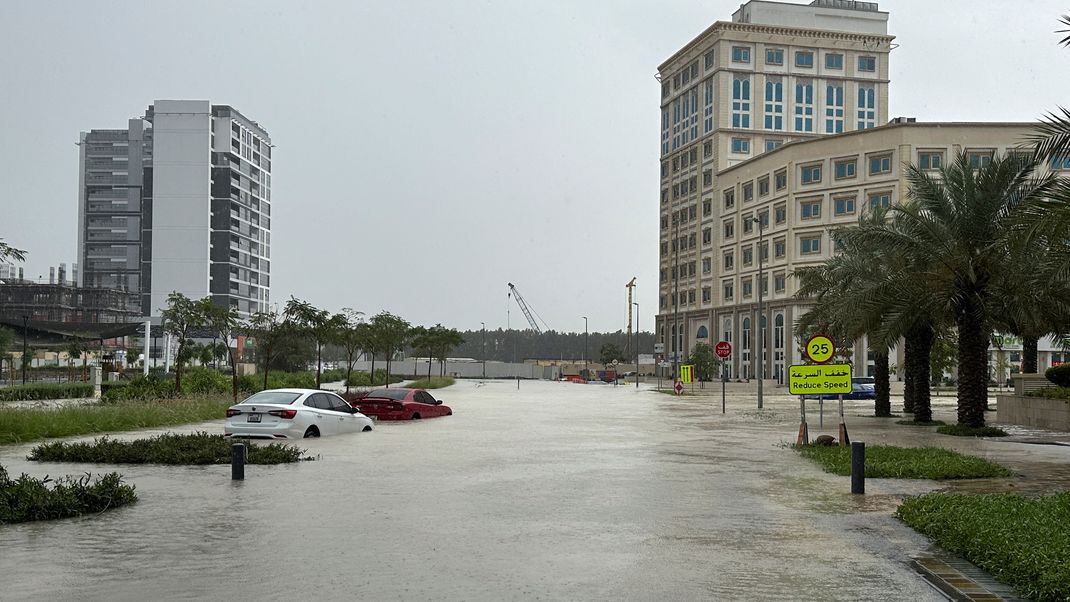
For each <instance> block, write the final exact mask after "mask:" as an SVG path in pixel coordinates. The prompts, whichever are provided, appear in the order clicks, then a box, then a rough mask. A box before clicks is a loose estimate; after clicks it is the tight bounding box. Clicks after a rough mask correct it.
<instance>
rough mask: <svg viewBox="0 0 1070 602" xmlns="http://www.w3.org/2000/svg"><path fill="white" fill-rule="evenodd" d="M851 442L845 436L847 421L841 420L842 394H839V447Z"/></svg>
mask: <svg viewBox="0 0 1070 602" xmlns="http://www.w3.org/2000/svg"><path fill="white" fill-rule="evenodd" d="M850 444H851V438H850V437H848V436H847V423H846V422H844V421H843V395H840V447H843V446H845V445H850Z"/></svg>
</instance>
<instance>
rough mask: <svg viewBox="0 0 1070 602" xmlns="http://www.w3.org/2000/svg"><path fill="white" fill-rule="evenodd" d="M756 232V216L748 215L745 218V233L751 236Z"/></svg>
mask: <svg viewBox="0 0 1070 602" xmlns="http://www.w3.org/2000/svg"><path fill="white" fill-rule="evenodd" d="M751 232H754V215H753V214H751V213H748V214H746V215H744V216H743V233H744V234H750V233H751Z"/></svg>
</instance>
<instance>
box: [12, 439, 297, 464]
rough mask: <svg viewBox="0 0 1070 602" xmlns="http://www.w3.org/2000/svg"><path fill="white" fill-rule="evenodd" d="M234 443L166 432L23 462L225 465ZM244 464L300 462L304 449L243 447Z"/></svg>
mask: <svg viewBox="0 0 1070 602" xmlns="http://www.w3.org/2000/svg"><path fill="white" fill-rule="evenodd" d="M233 443H234V442H233V441H231V440H229V439H225V438H224V437H223V435H211V434H208V433H206V432H203V431H202V432H199V433H191V434H188V435H176V434H174V433H166V434H163V435H158V436H156V437H150V438H148V439H134V440H132V441H122V440H118V439H112V438H110V437H107V436H105V437H100V438H98V439H96V440H94V441H93V442H92V443H86V442H74V443H69V442H66V441H56V442H52V443H42V444H41V445H38V446H37V447H34V448H33V449H32V450H30V454H29V455H28V456H26V459H27V460H35V461H39V462H88V463H92V464H183V465H203V464H229V463H230V460H231V445H232V444H233ZM246 449H247V455H246V459H245V463H246V464H286V463H290V462H298V461H300V460H302V459H306V460H307V459H310V458H302V457H301V454H302V453H304V450H302V449H300V448H297V447H294V446H292V445H285V444H283V443H277V442H276V443H269V444H267V445H258V444H255V443H248V444H246Z"/></svg>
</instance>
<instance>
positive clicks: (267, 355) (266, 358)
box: [264, 345, 271, 390]
mask: <svg viewBox="0 0 1070 602" xmlns="http://www.w3.org/2000/svg"><path fill="white" fill-rule="evenodd" d="M270 364H271V346H270V345H267V346H265V347H264V390H267V381H268V371H269V370H268V366H269V365H270Z"/></svg>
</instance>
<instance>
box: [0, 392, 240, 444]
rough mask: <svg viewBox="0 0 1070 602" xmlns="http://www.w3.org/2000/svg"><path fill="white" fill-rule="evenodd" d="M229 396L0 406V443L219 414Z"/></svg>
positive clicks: (157, 424)
mask: <svg viewBox="0 0 1070 602" xmlns="http://www.w3.org/2000/svg"><path fill="white" fill-rule="evenodd" d="M231 404H232V402H231V400H230V399H229V398H222V397H198V398H191V399H172V400H164V401H159V400H154V401H141V400H131V401H118V402H115V403H108V404H99V405H78V406H67V407H64V408H55V409H41V408H0V445H6V444H10V443H24V442H27V441H36V440H38V439H48V438H52V437H70V436H74V435H87V434H90V433H100V432H117V431H132V430H137V429H147V428H156V427H161V426H171V425H175V424H189V423H192V422H203V421H205V420H214V419H219V418H222V417H223V416H224V415H225V413H226V409H227V408H228V407H230V405H231Z"/></svg>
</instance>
